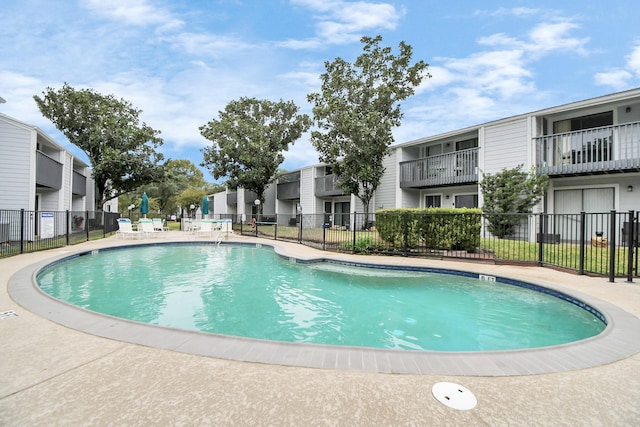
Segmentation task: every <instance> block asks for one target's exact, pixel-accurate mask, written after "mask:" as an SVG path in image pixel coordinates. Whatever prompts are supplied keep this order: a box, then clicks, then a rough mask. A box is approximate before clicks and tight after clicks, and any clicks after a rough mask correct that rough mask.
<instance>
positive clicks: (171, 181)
mask: <svg viewBox="0 0 640 427" xmlns="http://www.w3.org/2000/svg"><path fill="white" fill-rule="evenodd" d="M164 171H165V173H164V179H163V180H162V181H160V182H156V183H153V184H151V185H149V186H146V187H145V188H146V191H147V194H148V195H149V196H150V197H153V198H155V199H157V201H158V205H159V208H160V211H162V212H170V211H173V210H174V209H175V208H176V206H177V201H176V200H177V199H176V198H177V196H178V195H179V194H180V193H181V192H182V191H184V190H185V189H187V188H189V187H193V188H202V189H204V190H207V191H208V187H209V186H211V185H212V184H209V183H207V182H206V181H205V179H204V174H203V173H202V171H201V170H200V169H198V167H197V166H196V165H194V164H193V163H192V162H191V161H189V160H167V162H166V163H165V164H164ZM140 194H142V192H141V191H140Z"/></svg>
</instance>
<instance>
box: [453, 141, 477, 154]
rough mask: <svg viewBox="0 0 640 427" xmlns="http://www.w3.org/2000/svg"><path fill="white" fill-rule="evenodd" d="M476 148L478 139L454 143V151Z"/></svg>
mask: <svg viewBox="0 0 640 427" xmlns="http://www.w3.org/2000/svg"><path fill="white" fill-rule="evenodd" d="M477 146H478V138H470V139H465V140H464V141H456V151H462V150H468V149H470V148H476V147H477Z"/></svg>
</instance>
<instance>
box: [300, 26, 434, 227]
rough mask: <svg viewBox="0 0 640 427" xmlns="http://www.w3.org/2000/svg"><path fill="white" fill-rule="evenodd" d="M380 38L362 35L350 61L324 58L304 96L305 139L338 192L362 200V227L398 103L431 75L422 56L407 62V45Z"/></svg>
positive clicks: (397, 121) (381, 171) (396, 121)
mask: <svg viewBox="0 0 640 427" xmlns="http://www.w3.org/2000/svg"><path fill="white" fill-rule="evenodd" d="M381 41H382V37H381V36H377V37H375V38H371V37H363V38H362V39H361V42H362V43H363V44H364V48H363V50H364V52H363V53H362V54H361V55H360V56H358V58H357V59H356V60H355V62H354V63H353V64H351V63H349V62H347V61H345V60H343V59H341V58H336V59H335V60H334V61H333V62H328V61H327V62H325V68H326V72H325V73H323V74H322V75H321V76H320V77H321V80H322V90H321V92H320V93H312V94H309V95H307V99H308V100H309V102H311V103H312V104H313V115H314V120H315V122H316V124H317V127H318V128H319V130H315V131H313V132H312V133H311V142H312V144H313V146H314V147H315V148H316V150H318V152H319V153H320V161H322V162H324V163H327V164H329V165H331V166H332V167H333V171H334V173H335V174H336V178H337V183H338V185H339V186H340V188H341V189H342V191H344V192H345V193H347V194H354V195H356V196H357V197H358V198H359V199H360V200H361V201H362V204H363V207H364V211H365V215H366V217H365V222H364V226H366V224H367V223H368V213H369V202H370V201H371V198H372V197H373V195H374V193H375V191H376V189H377V188H378V185H379V184H380V180H381V178H382V176H383V174H384V166H383V161H384V158H385V156H386V155H387V152H388V148H389V146H390V145H391V143H392V142H393V135H392V132H391V131H392V128H393V127H395V126H399V125H400V120H401V119H402V113H401V111H400V102H401V101H403V100H405V99H406V98H408V97H409V96H411V95H413V94H414V92H415V87H416V86H418V85H419V84H420V82H421V81H422V79H424V78H425V77H426V78H429V77H431V76H430V75H429V74H428V73H427V72H426V68H427V64H426V63H424V62H423V61H418V62H416V63H415V64H413V65H411V64H410V62H411V56H412V53H413V49H412V48H411V46H409V45H408V44H406V43H404V42H401V43H400V45H399V47H400V53H399V54H398V55H394V54H393V53H392V50H391V48H390V47H381V46H380V42H381Z"/></svg>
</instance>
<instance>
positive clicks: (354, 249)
mask: <svg viewBox="0 0 640 427" xmlns="http://www.w3.org/2000/svg"><path fill="white" fill-rule="evenodd" d="M356 218H357V216H356V211H353V227H352V228H353V248H352V249H351V253H354V254H355V253H356Z"/></svg>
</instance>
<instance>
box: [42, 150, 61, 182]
mask: <svg viewBox="0 0 640 427" xmlns="http://www.w3.org/2000/svg"><path fill="white" fill-rule="evenodd" d="M36 185H38V186H41V187H49V188H53V189H55V190H59V189H61V188H62V163H60V162H58V161H56V160H53V159H52V158H51V157H49V156H47V155H46V154H44V153H43V152H42V151H36Z"/></svg>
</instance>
